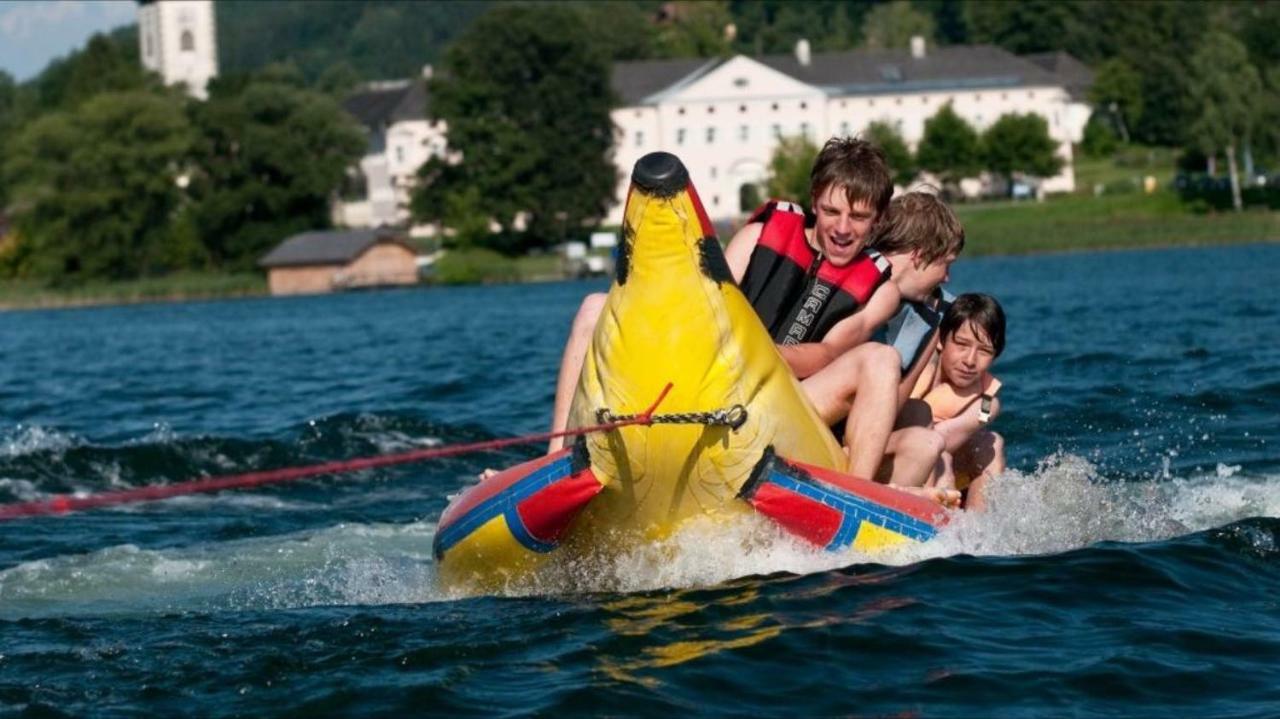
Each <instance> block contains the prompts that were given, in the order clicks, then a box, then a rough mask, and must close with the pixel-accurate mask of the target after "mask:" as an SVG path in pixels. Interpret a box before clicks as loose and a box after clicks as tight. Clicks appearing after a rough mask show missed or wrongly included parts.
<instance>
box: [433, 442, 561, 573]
mask: <svg viewBox="0 0 1280 719" xmlns="http://www.w3.org/2000/svg"><path fill="white" fill-rule="evenodd" d="M571 457H572V455H566V456H565V457H563V458H561V459H558V460H556V461H555V462H552V463H551V464H548V465H547V466H545V467H540V468H539V469H537V470H536V471H534V472H533V473H532V474H530V475H529V476H528V477H525V478H524V479H521V480H520V481H518V482H516V483H515V484H512V485H511V486H510V487H507V488H506V489H505V490H503V491H501V492H499V493H497V494H495V495H493V496H492V497H490V498H488V499H486V500H485V501H483V502H481V503H480V504H477V505H476V506H475V507H474V508H472V510H471V511H470V512H467V513H466V514H464V515H462V516H461V517H458V519H457V520H455V521H454V522H453V523H452V524H450V525H449V526H447V527H445V528H443V529H437V530H436V531H437V535H436V547H437V552H438V553H439V554H443V553H444V552H447V551H449V550H450V549H451V548H452V547H453V545H455V544H457V543H458V542H461V541H462V540H464V539H466V538H467V536H468V535H470V534H471V533H472V532H474V531H476V530H477V529H479V528H480V527H482V526H484V524H485V523H486V522H488V521H489V520H491V519H493V518H494V517H496V516H498V515H499V514H505V515H506V517H507V528H508V529H510V530H511V535H512V536H513V537H515V539H516V541H517V542H519V543H520V544H521V545H523V546H524V547H526V548H528V549H531V550H533V551H535V552H542V553H546V552H550V551H551V550H553V549H555V548H556V547H555V545H554V544H548V543H546V542H542V541H539V540H537V539H535V538H534V537H533V535H531V534H529V530H528V529H526V528H525V526H524V522H523V521H522V520H521V519H520V513H519V512H517V511H516V505H517V504H519V503H520V502H521V501H523V500H524V499H525V498H526V497H528V496H530V495H532V494H535V493H536V492H538V490H541V489H545V488H546V487H549V486H551V485H552V484H555V483H556V482H558V481H560V480H562V479H564V478H565V477H568V476H569V475H570V474H571V473H572V472H573V462H572V459H571Z"/></svg>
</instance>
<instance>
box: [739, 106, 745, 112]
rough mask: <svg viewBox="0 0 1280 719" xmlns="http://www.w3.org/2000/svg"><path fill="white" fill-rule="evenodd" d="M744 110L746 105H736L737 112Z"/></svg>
mask: <svg viewBox="0 0 1280 719" xmlns="http://www.w3.org/2000/svg"><path fill="white" fill-rule="evenodd" d="M746 111H747V106H746V105H738V112H746Z"/></svg>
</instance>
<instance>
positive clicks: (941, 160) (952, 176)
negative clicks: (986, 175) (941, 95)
mask: <svg viewBox="0 0 1280 719" xmlns="http://www.w3.org/2000/svg"><path fill="white" fill-rule="evenodd" d="M916 163H917V164H918V165H919V166H920V168H921V169H923V170H928V171H929V172H932V173H933V174H935V175H937V176H938V177H939V178H941V179H942V182H943V183H944V184H954V183H957V182H959V181H960V180H962V179H964V178H966V177H972V176H974V175H976V174H978V172H979V171H980V170H981V169H982V146H981V144H980V143H979V140H978V133H977V131H976V130H974V129H973V126H972V125H970V124H969V123H968V122H965V120H964V118H962V117H960V116H959V115H957V114H956V111H955V110H954V109H952V107H951V103H949V102H948V103H947V104H945V105H943V106H942V107H941V108H940V109H939V110H938V112H937V113H936V114H934V116H933V117H931V118H929V119H928V120H925V123H924V136H923V137H922V138H921V139H920V145H919V147H917V148H916Z"/></svg>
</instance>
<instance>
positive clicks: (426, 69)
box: [422, 65, 435, 80]
mask: <svg viewBox="0 0 1280 719" xmlns="http://www.w3.org/2000/svg"><path fill="white" fill-rule="evenodd" d="M434 74H435V68H433V67H431V66H430V65H423V66H422V79H423V80H430V79H431V76H432V75H434Z"/></svg>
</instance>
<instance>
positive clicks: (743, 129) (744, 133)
mask: <svg viewBox="0 0 1280 719" xmlns="http://www.w3.org/2000/svg"><path fill="white" fill-rule="evenodd" d="M750 137H751V127H750V126H748V125H738V139H739V140H741V141H742V142H746V141H747V140H748V139H750Z"/></svg>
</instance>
